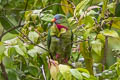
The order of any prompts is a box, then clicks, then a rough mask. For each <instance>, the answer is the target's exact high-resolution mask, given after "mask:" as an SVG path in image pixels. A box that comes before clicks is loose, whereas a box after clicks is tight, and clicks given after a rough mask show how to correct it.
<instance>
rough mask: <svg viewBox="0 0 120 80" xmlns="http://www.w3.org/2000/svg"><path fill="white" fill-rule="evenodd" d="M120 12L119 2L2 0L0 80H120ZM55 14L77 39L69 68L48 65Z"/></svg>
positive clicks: (0, 9) (0, 13)
mask: <svg viewBox="0 0 120 80" xmlns="http://www.w3.org/2000/svg"><path fill="white" fill-rule="evenodd" d="M119 8H120V0H0V66H1V69H0V80H4V79H5V76H7V77H8V80H52V79H54V80H105V79H107V80H119V79H120V72H119V71H120V42H119V40H120V37H119V35H120V24H119V22H120V14H119V13H120V9H119ZM55 14H64V15H65V16H66V17H67V19H68V22H69V24H70V28H71V29H72V32H73V34H74V40H73V47H72V53H71V58H70V60H69V63H68V64H59V63H58V62H57V61H55V60H53V62H54V63H55V64H52V63H51V65H49V60H51V59H49V58H50V54H49V52H48V50H47V42H46V38H47V33H48V29H49V28H50V27H51V25H52V23H51V19H53V17H54V15H55ZM3 68H5V71H4V69H3ZM3 73H7V74H3ZM5 80H7V79H5Z"/></svg>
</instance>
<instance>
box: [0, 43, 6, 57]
mask: <svg viewBox="0 0 120 80" xmlns="http://www.w3.org/2000/svg"><path fill="white" fill-rule="evenodd" d="M4 50H5V46H4V45H3V43H2V42H0V55H1V54H2V53H3V52H4Z"/></svg>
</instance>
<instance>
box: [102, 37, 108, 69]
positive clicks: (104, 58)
mask: <svg viewBox="0 0 120 80" xmlns="http://www.w3.org/2000/svg"><path fill="white" fill-rule="evenodd" d="M107 50H108V36H105V45H104V57H103V60H102V64H103V70H104V69H105V65H106V56H107Z"/></svg>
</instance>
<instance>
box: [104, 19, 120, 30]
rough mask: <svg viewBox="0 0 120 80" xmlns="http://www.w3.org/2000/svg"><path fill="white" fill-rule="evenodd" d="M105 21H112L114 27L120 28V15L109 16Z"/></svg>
mask: <svg viewBox="0 0 120 80" xmlns="http://www.w3.org/2000/svg"><path fill="white" fill-rule="evenodd" d="M105 21H107V22H110V21H112V27H113V28H117V29H120V24H119V23H120V17H109V18H108V19H106V20H105ZM107 25H108V26H110V24H107Z"/></svg>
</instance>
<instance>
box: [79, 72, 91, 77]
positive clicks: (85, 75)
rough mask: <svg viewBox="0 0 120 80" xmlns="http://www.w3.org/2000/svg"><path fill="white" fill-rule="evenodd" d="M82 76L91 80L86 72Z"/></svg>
mask: <svg viewBox="0 0 120 80" xmlns="http://www.w3.org/2000/svg"><path fill="white" fill-rule="evenodd" d="M81 74H82V76H84V77H85V78H90V75H89V74H87V73H85V72H83V73H81Z"/></svg>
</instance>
